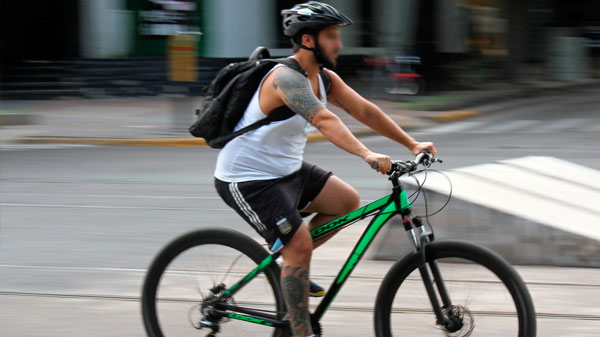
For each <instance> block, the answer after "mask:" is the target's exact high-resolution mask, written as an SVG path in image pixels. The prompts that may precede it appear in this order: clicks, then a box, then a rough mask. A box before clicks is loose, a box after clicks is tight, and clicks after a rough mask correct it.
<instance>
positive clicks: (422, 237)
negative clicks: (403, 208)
mask: <svg viewBox="0 0 600 337" xmlns="http://www.w3.org/2000/svg"><path fill="white" fill-rule="evenodd" d="M406 216H407V217H406V218H404V219H403V222H404V226H405V229H406V230H407V232H408V234H409V236H410V239H411V242H412V243H413V246H414V252H415V253H419V254H420V256H421V261H420V263H419V273H420V274H421V279H422V280H423V283H424V285H425V290H426V291H427V296H428V297H429V301H430V302H431V307H432V308H433V312H434V313H435V317H436V323H437V324H438V325H441V326H444V327H445V328H446V329H447V330H448V331H450V332H454V331H458V330H459V329H460V328H461V327H462V322H461V320H460V319H457V318H458V317H448V315H445V314H444V312H443V309H446V310H448V309H449V308H451V306H452V301H451V300H450V296H449V295H448V291H447V290H446V286H445V285H444V281H443V279H442V274H441V273H440V269H439V268H438V265H437V263H436V262H435V260H431V261H429V262H427V256H426V247H427V244H428V243H429V242H431V241H433V232H431V231H429V230H426V229H425V226H424V225H423V223H422V222H421V219H420V218H419V217H411V216H410V214H406ZM427 265H429V269H430V270H431V275H430V273H429V270H428V269H427ZM431 276H433V282H432V277H431ZM433 283H435V286H436V288H437V294H436V290H435V288H434V286H433ZM438 294H439V297H440V298H441V300H442V306H440V300H439V299H438ZM448 312H449V313H450V311H448Z"/></svg>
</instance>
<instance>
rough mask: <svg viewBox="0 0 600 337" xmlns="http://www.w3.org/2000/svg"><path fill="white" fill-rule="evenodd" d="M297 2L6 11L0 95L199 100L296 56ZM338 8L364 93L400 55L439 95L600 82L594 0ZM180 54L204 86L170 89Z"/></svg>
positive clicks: (21, 5) (350, 3) (89, 2)
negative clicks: (367, 79) (174, 94)
mask: <svg viewBox="0 0 600 337" xmlns="http://www.w3.org/2000/svg"><path fill="white" fill-rule="evenodd" d="M298 2H303V1H290V0H279V1H276V0H196V1H164V0H61V1H44V0H23V1H3V2H2V4H1V5H0V6H1V11H0V13H1V14H0V15H1V17H0V29H1V57H2V61H1V62H2V64H1V66H2V68H1V70H0V71H1V76H2V88H1V89H2V91H1V94H2V96H3V97H13V98H18V97H21V96H28V98H32V97H31V96H32V94H33V95H37V97H48V96H50V97H52V96H56V95H58V96H70V95H82V94H83V95H84V96H86V95H87V96H93V95H102V94H111V93H115V94H116V93H118V94H123V95H153V94H160V93H164V92H165V91H167V92H168V91H169V90H172V88H174V87H179V88H186V90H185V91H186V92H187V93H191V94H197V93H199V92H200V90H201V88H202V87H203V86H204V85H206V83H207V81H209V80H210V79H211V78H212V77H213V75H214V72H215V71H216V70H218V69H219V68H220V67H221V66H222V65H224V64H226V63H228V62H230V61H231V60H232V59H237V58H243V57H247V56H248V55H249V54H250V53H251V52H252V50H253V49H254V48H255V47H256V46H259V45H262V46H266V47H268V48H269V49H270V50H271V51H272V54H273V55H287V54H290V53H291V49H290V48H289V47H290V43H289V40H288V39H287V38H286V37H285V36H284V35H283V34H282V32H281V17H280V14H279V12H280V11H281V9H284V8H289V7H291V6H293V5H294V4H295V3H298ZM328 3H330V4H332V5H334V6H335V7H336V8H338V9H340V10H341V11H343V12H344V13H346V14H347V15H348V16H349V17H351V18H352V19H353V20H354V21H355V24H354V25H352V26H350V27H347V28H344V30H343V40H344V45H345V48H344V50H343V55H342V57H341V59H340V61H339V69H338V71H339V72H340V73H341V74H342V76H343V77H344V78H346V79H348V80H349V81H352V80H353V79H359V81H357V83H364V81H362V79H364V76H365V75H364V74H365V72H369V71H370V70H373V69H372V68H373V67H374V65H373V63H369V62H366V60H368V57H373V56H376V57H377V58H379V59H386V58H387V59H389V56H390V55H392V56H417V57H418V58H419V61H420V62H418V63H415V69H413V71H415V72H418V73H419V76H423V77H424V78H425V79H426V81H427V86H428V89H429V90H434V91H435V90H456V89H463V88H481V87H482V86H493V85H496V84H497V83H506V82H507V81H509V82H515V81H516V82H519V81H531V80H559V81H570V80H575V79H580V78H585V77H598V76H599V73H600V61H599V60H600V52H599V50H600V5H599V4H598V3H597V1H594V0H576V1H564V0H371V1H367V0H344V1H342V0H332V1H328ZM175 36H180V38H176V37H175ZM181 36H185V38H181ZM181 55H185V56H186V57H187V59H188V60H189V59H196V60H197V62H194V64H193V65H189V64H188V68H185V69H187V72H193V74H192V75H194V76H189V77H188V78H183V81H169V79H170V80H174V79H179V78H178V77H177V76H175V77H173V75H172V73H173V71H175V69H176V68H177V67H178V66H181V64H180V63H172V57H173V56H175V57H177V56H181ZM184 59H185V58H184ZM170 60H171V61H170ZM170 62H171V63H170ZM183 63H185V61H183ZM190 67H191V68H190ZM184 72H185V71H184ZM170 73H171V75H169V74H170ZM184 77H185V76H184ZM184 81H191V82H185V83H183V82H184ZM176 82H182V83H176ZM82 87H83V88H84V89H82ZM111 88H112V89H111ZM175 91H177V90H175Z"/></svg>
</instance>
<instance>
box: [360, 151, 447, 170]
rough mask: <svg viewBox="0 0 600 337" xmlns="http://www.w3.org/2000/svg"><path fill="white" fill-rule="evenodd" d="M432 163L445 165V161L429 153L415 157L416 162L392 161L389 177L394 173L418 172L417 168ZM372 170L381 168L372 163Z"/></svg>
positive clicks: (422, 153)
mask: <svg viewBox="0 0 600 337" xmlns="http://www.w3.org/2000/svg"><path fill="white" fill-rule="evenodd" d="M432 163H443V161H442V160H441V159H439V158H437V157H434V156H433V155H432V154H431V153H429V152H427V151H421V152H420V153H419V154H418V155H417V156H416V157H415V159H414V160H408V161H402V160H392V169H391V170H389V171H387V175H392V174H393V173H394V172H397V173H400V174H402V173H409V172H413V171H416V170H417V167H418V166H419V165H420V164H423V165H425V166H430V165H431V164H432ZM371 168H373V169H375V170H376V169H377V168H379V164H378V163H377V162H372V163H371Z"/></svg>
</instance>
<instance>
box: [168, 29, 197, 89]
mask: <svg viewBox="0 0 600 337" xmlns="http://www.w3.org/2000/svg"><path fill="white" fill-rule="evenodd" d="M196 38H197V37H196V36H194V35H170V36H169V42H168V44H167V46H168V53H167V54H168V56H169V81H197V80H198V71H197V59H196V56H197V55H198V50H197V45H196Z"/></svg>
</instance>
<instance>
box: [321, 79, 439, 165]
mask: <svg viewBox="0 0 600 337" xmlns="http://www.w3.org/2000/svg"><path fill="white" fill-rule="evenodd" d="M325 71H326V72H327V74H328V75H329V78H331V91H330V92H329V93H328V94H327V99H328V100H329V101H330V102H331V103H332V104H333V105H335V106H337V107H339V108H341V109H344V111H346V112H347V113H348V114H350V115H352V117H354V118H355V119H356V120H358V121H359V122H361V123H363V124H365V125H367V126H368V127H370V128H371V129H373V130H374V131H376V132H377V133H378V134H380V135H382V136H385V137H387V138H389V139H391V140H394V141H396V142H398V143H400V144H402V145H404V146H406V148H408V149H409V150H411V151H412V152H413V153H415V154H416V153H419V152H420V151H421V150H429V151H430V152H432V153H435V147H434V146H433V144H432V143H419V142H417V141H416V140H415V139H414V138H412V137H411V136H410V135H409V134H408V133H406V132H405V131H404V130H402V128H401V127H400V126H399V125H398V124H397V123H396V122H394V121H393V120H392V119H391V118H390V117H389V116H388V115H387V114H386V113H385V112H383V110H381V109H380V108H379V107H378V106H377V105H375V104H373V103H372V102H369V101H368V100H366V99H365V98H364V97H362V96H361V95H360V94H358V93H357V92H356V91H354V90H353V89H352V88H350V87H349V86H348V85H347V84H346V83H345V82H344V81H343V80H342V79H341V78H340V77H339V76H338V75H337V74H336V73H335V72H333V71H331V70H329V69H325Z"/></svg>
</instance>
